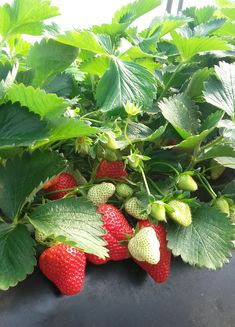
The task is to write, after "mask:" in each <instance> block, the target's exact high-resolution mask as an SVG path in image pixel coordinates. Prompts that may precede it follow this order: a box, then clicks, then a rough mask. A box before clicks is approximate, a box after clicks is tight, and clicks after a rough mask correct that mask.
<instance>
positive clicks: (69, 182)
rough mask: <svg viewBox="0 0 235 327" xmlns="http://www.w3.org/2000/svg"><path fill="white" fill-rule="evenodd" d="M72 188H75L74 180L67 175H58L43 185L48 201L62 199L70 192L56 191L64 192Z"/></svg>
mask: <svg viewBox="0 0 235 327" xmlns="http://www.w3.org/2000/svg"><path fill="white" fill-rule="evenodd" d="M74 187H77V182H76V180H75V178H74V177H73V176H72V175H70V174H68V173H61V174H60V175H58V176H56V177H55V178H53V179H52V180H50V181H49V182H47V183H46V184H45V185H44V187H43V189H44V190H45V192H46V193H47V197H48V199H50V200H58V199H61V198H63V197H64V196H65V195H66V194H68V193H69V192H70V190H67V191H63V192H56V191H59V190H64V189H72V188H74ZM51 192H55V193H51ZM49 193H51V194H49Z"/></svg>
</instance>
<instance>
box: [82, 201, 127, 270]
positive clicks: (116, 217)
mask: <svg viewBox="0 0 235 327" xmlns="http://www.w3.org/2000/svg"><path fill="white" fill-rule="evenodd" d="M97 212H99V213H102V214H103V217H102V219H103V221H104V225H103V228H104V229H105V230H106V231H107V234H105V235H104V237H103V239H104V240H105V241H106V242H107V245H106V247H107V248H108V249H109V258H106V259H104V260H103V259H100V258H99V257H97V256H96V255H93V254H86V257H87V259H88V260H89V261H90V262H92V263H94V264H96V265H99V264H104V263H106V262H108V261H110V260H114V261H119V260H124V259H127V258H129V253H128V248H127V245H122V244H120V243H119V242H120V241H124V240H126V237H125V235H124V234H130V235H132V229H131V227H130V225H129V223H128V221H127V220H126V218H125V217H124V216H123V214H122V213H121V212H120V211H119V210H118V209H117V208H115V207H114V206H113V205H111V204H101V205H100V206H99V208H98V210H97Z"/></svg>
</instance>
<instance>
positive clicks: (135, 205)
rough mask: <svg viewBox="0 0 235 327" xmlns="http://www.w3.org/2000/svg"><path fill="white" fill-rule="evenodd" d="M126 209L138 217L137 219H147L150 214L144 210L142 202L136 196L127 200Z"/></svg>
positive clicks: (131, 214)
mask: <svg viewBox="0 0 235 327" xmlns="http://www.w3.org/2000/svg"><path fill="white" fill-rule="evenodd" d="M124 206H125V210H126V212H127V213H128V214H129V215H130V216H132V217H134V218H136V219H140V220H146V219H148V215H147V213H145V212H144V209H145V208H143V207H142V205H141V203H140V201H139V200H138V199H137V198H136V197H133V198H130V199H129V200H127V201H126V202H125V205H124Z"/></svg>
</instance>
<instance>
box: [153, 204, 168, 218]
mask: <svg viewBox="0 0 235 327" xmlns="http://www.w3.org/2000/svg"><path fill="white" fill-rule="evenodd" d="M150 214H151V216H152V217H153V218H154V219H157V220H158V221H166V209H165V206H164V203H163V202H161V201H155V202H153V203H152V206H151V213H150Z"/></svg>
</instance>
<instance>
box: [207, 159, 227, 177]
mask: <svg viewBox="0 0 235 327" xmlns="http://www.w3.org/2000/svg"><path fill="white" fill-rule="evenodd" d="M210 167H211V179H213V180H216V179H218V178H219V177H220V176H221V175H222V174H223V172H224V170H225V167H224V166H222V165H220V164H219V163H218V162H217V161H216V160H213V159H212V160H211V162H210Z"/></svg>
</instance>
